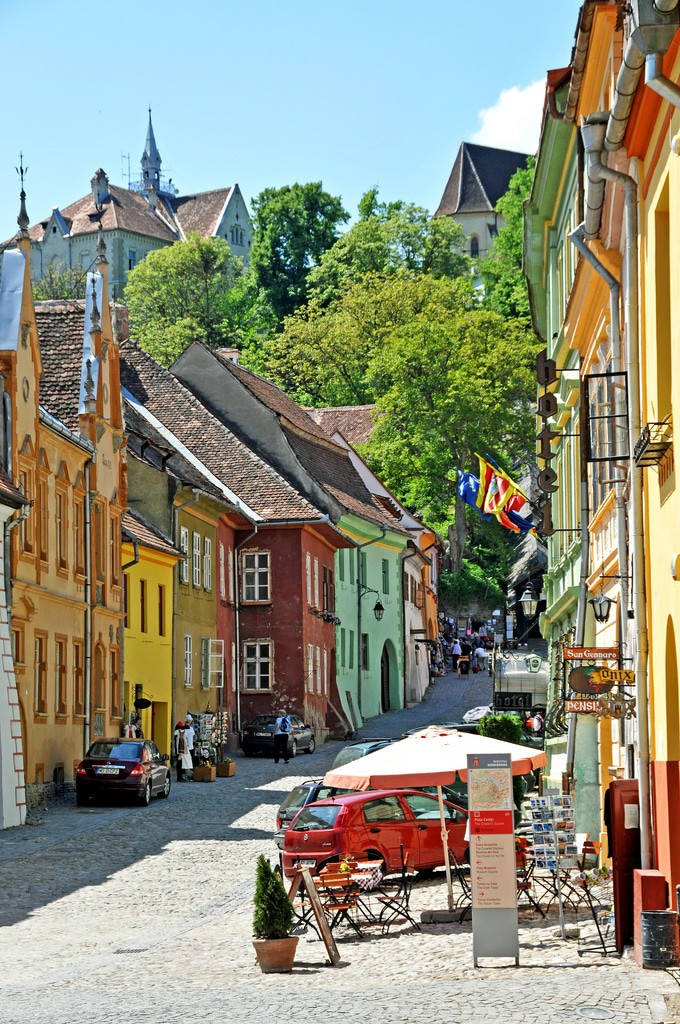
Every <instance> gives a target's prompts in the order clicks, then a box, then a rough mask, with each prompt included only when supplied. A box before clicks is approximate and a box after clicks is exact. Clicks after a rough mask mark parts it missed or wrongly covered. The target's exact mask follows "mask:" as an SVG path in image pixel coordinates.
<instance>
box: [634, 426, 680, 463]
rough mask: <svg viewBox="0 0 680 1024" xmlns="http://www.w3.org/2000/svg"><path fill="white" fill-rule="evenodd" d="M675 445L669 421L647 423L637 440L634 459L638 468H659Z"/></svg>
mask: <svg viewBox="0 0 680 1024" xmlns="http://www.w3.org/2000/svg"><path fill="white" fill-rule="evenodd" d="M672 443H673V435H672V429H671V424H670V421H669V420H664V421H663V422H662V423H646V424H645V426H644V427H643V428H642V433H641V434H640V437H639V438H638V440H637V443H636V445H635V450H634V452H633V457H634V459H635V465H636V466H658V465H659V463H660V462H662V461H663V458H664V456H665V455H666V453H667V451H668V449H669V448H670V447H671V445H672Z"/></svg>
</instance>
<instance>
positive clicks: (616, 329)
mask: <svg viewBox="0 0 680 1024" xmlns="http://www.w3.org/2000/svg"><path fill="white" fill-rule="evenodd" d="M584 230H585V229H584V226H583V224H579V226H578V227H577V228H575V230H574V231H572V233H571V234H570V236H569V238H570V239H571V241H572V243H573V244H574V245H575V246H576V248H577V249H578V251H579V252H580V253H581V255H582V256H583V258H584V259H585V260H587V261H588V263H590V265H591V267H593V269H594V270H595V272H596V273H597V274H599V275H600V277H601V278H602V279H603V280H604V282H605V283H606V285H607V287H608V288H609V324H610V340H611V343H612V363H611V366H612V373H613V374H617V373H621V318H620V309H619V304H620V298H621V286H620V285H619V282H618V281H617V280H616V278H615V277H614V275H613V274H610V272H609V271H608V270H607V268H606V267H605V265H604V263H602V262H601V261H600V260H599V259H598V258H597V256H596V255H595V253H594V252H592V251H591V250H590V249H589V248H588V246H587V245H586V244H585V242H584V240H583V235H584ZM615 411H616V415H623V414H625V408H623V400H622V397H621V392H620V391H619V395H618V397H617V400H616V405H615ZM617 469H618V473H617V478H616V480H615V481H614V493H615V495H616V538H617V558H618V563H619V575H620V581H619V582H620V590H621V608H622V611H623V614H624V615H625V613H626V610H627V609H628V576H627V573H628V545H627V543H626V533H627V522H626V503H625V500H624V488H625V484H626V471H625V469H624V467H623V466H618V467H617Z"/></svg>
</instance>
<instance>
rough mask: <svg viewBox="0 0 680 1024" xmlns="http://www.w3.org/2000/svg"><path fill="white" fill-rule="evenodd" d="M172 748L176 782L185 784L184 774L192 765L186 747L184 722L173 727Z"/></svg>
mask: <svg viewBox="0 0 680 1024" xmlns="http://www.w3.org/2000/svg"><path fill="white" fill-rule="evenodd" d="M172 746H173V753H174V755H175V758H176V762H175V765H176V768H177V781H178V782H185V781H186V779H185V775H184V773H185V772H189V771H191V769H192V768H193V766H194V765H193V761H192V760H191V754H190V753H189V748H188V746H187V740H186V735H185V732H184V722H178V723H177V725H176V726H175V732H174V734H173V737H172Z"/></svg>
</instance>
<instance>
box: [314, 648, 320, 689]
mask: <svg viewBox="0 0 680 1024" xmlns="http://www.w3.org/2000/svg"><path fill="white" fill-rule="evenodd" d="M314 668H315V670H316V671H315V674H316V692H317V693H321V649H320V648H319V647H315V648H314Z"/></svg>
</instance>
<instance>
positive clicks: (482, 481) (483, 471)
mask: <svg viewBox="0 0 680 1024" xmlns="http://www.w3.org/2000/svg"><path fill="white" fill-rule="evenodd" d="M477 459H478V460H479V492H478V494H477V507H478V508H479V509H480V510H481V509H483V508H484V501H485V499H486V495H487V492H488V490H489V484H490V483H491V479H492V477H493V474H494V466H492V465H491V463H490V462H487V461H486V459H483V458H482V456H481V455H477Z"/></svg>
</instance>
